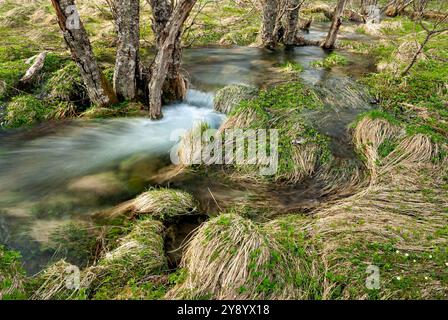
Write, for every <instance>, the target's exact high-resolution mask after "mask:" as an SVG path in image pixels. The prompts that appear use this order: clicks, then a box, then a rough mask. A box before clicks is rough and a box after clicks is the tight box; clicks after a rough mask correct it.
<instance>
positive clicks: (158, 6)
mask: <svg viewBox="0 0 448 320" xmlns="http://www.w3.org/2000/svg"><path fill="white" fill-rule="evenodd" d="M149 3H150V5H151V8H152V15H153V19H152V20H153V24H152V28H153V31H154V34H155V35H156V48H157V50H159V49H160V48H161V47H162V45H163V42H164V40H165V38H166V36H167V35H166V30H165V27H166V25H167V23H168V21H169V19H170V17H171V14H172V12H173V8H172V5H171V1H169V0H149ZM181 59H182V39H181V37H178V38H177V39H176V42H175V44H174V48H173V54H172V56H171V58H170V59H169V60H170V61H169V66H168V72H167V75H166V79H165V82H164V84H163V88H162V101H163V103H169V102H172V101H179V100H183V99H184V98H185V96H186V94H187V85H186V81H185V79H184V77H183V76H182V74H181V72H180V66H181Z"/></svg>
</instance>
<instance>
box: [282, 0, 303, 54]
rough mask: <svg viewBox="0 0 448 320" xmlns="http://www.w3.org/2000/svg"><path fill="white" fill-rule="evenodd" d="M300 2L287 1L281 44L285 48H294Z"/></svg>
mask: <svg viewBox="0 0 448 320" xmlns="http://www.w3.org/2000/svg"><path fill="white" fill-rule="evenodd" d="M300 3H301V0H289V1H288V6H287V8H286V10H287V11H286V15H285V21H284V26H285V34H284V36H283V43H284V45H285V46H287V47H288V46H294V45H295V44H296V43H297V37H298V36H299V33H300V29H299V11H300Z"/></svg>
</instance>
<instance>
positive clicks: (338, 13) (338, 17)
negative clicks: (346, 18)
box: [322, 0, 347, 49]
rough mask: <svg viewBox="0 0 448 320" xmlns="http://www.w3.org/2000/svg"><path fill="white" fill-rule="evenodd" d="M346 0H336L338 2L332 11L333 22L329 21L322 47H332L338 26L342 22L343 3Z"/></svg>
mask: <svg viewBox="0 0 448 320" xmlns="http://www.w3.org/2000/svg"><path fill="white" fill-rule="evenodd" d="M346 2H347V0H338V4H337V6H336V9H335V11H334V13H333V22H332V23H331V27H330V31H329V32H328V35H327V38H326V39H325V42H324V44H323V45H322V48H324V49H333V48H334V45H335V43H336V39H337V37H338V32H339V28H340V27H341V24H342V14H343V12H344V9H345V4H346Z"/></svg>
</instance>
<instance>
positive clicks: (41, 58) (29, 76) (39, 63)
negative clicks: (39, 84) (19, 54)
mask: <svg viewBox="0 0 448 320" xmlns="http://www.w3.org/2000/svg"><path fill="white" fill-rule="evenodd" d="M46 58H47V52H42V53H40V54H39V55H38V56H37V57H36V59H35V60H34V63H33V65H32V66H31V67H30V68H29V69H28V70H27V71H26V73H25V75H24V76H23V77H22V79H20V81H19V84H20V86H22V87H26V86H29V85H30V84H32V83H33V82H34V80H35V79H36V78H37V76H38V75H39V73H40V72H41V71H42V69H43V67H44V64H45V59H46Z"/></svg>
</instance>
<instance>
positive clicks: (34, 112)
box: [5, 95, 52, 128]
mask: <svg viewBox="0 0 448 320" xmlns="http://www.w3.org/2000/svg"><path fill="white" fill-rule="evenodd" d="M51 112H52V107H48V106H46V105H45V104H44V102H43V101H41V100H39V99H37V98H35V97H34V96H33V95H20V96H17V97H14V98H13V99H12V100H11V101H10V102H9V103H8V106H7V108H6V117H5V118H6V121H7V126H8V127H10V128H18V127H23V126H30V125H33V124H35V123H37V122H39V121H42V120H45V119H46V118H47V116H48V115H49V114H50V113H51Z"/></svg>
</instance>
